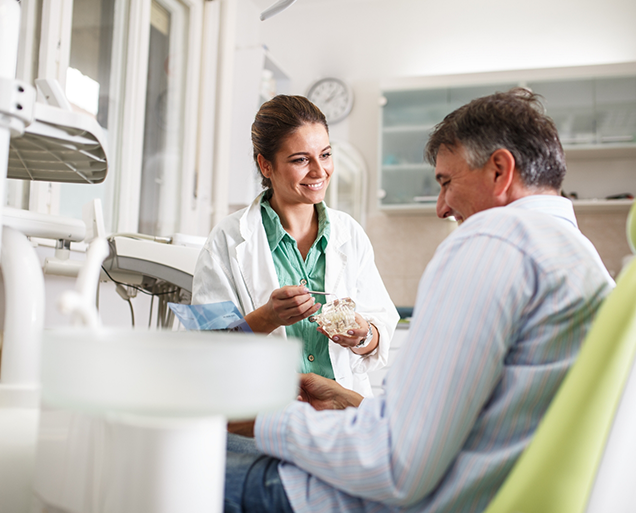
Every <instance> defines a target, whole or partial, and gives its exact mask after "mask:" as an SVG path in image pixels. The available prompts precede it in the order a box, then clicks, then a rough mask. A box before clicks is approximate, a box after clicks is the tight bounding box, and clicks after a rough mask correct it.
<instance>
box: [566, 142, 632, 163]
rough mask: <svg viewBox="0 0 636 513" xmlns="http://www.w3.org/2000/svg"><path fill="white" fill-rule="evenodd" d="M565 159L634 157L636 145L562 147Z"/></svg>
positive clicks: (608, 144) (605, 144)
mask: <svg viewBox="0 0 636 513" xmlns="http://www.w3.org/2000/svg"><path fill="white" fill-rule="evenodd" d="M563 151H565V157H566V159H569V160H592V159H607V158H612V159H620V158H634V157H636V144H616V143H613V144H610V143H604V144H585V145H583V144H581V145H578V144H577V145H571V144H568V145H565V144H564V145H563Z"/></svg>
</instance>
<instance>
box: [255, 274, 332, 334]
mask: <svg viewBox="0 0 636 513" xmlns="http://www.w3.org/2000/svg"><path fill="white" fill-rule="evenodd" d="M318 310H320V303H316V300H315V299H314V297H313V296H312V295H311V294H309V293H308V292H307V288H306V287H304V286H303V285H288V286H285V287H281V288H279V289H276V290H275V291H274V292H272V294H271V295H270V296H269V300H268V301H267V303H266V304H264V305H263V306H261V307H260V308H257V309H256V310H254V311H253V312H252V313H250V314H248V315H246V316H245V320H246V321H247V323H248V324H249V326H250V328H252V331H254V332H255V333H271V332H272V331H274V330H275V329H276V328H278V327H280V326H291V325H292V324H296V323H297V322H298V321H302V320H303V319H306V318H307V317H309V316H310V315H313V314H315V313H316V312H317V311H318Z"/></svg>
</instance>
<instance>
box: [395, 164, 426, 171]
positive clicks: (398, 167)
mask: <svg viewBox="0 0 636 513" xmlns="http://www.w3.org/2000/svg"><path fill="white" fill-rule="evenodd" d="M426 169H433V168H432V166H428V165H426V164H385V165H383V166H382V170H383V171H424V170H426Z"/></svg>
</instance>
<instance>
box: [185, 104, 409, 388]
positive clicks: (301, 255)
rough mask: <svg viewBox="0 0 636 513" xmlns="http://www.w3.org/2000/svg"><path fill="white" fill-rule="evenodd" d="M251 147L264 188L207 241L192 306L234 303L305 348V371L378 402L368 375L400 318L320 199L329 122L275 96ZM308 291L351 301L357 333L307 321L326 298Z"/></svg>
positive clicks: (262, 328)
mask: <svg viewBox="0 0 636 513" xmlns="http://www.w3.org/2000/svg"><path fill="white" fill-rule="evenodd" d="M252 143H253V147H254V152H253V155H254V160H255V161H256V163H257V165H258V168H259V170H260V173H261V177H262V185H263V188H265V189H266V190H265V192H263V193H262V194H260V195H259V196H258V197H257V198H256V199H255V200H254V202H253V203H252V205H251V206H249V207H247V208H245V209H243V210H240V211H238V212H236V213H234V214H232V215H231V216H229V217H228V218H226V219H225V220H223V221H222V222H221V223H220V224H219V225H217V226H216V227H215V228H214V230H213V231H212V233H211V234H210V236H209V238H208V240H207V242H206V244H205V246H204V248H203V251H202V252H201V255H200V256H199V260H198V262H197V266H196V269H195V275H194V281H193V295H192V302H193V303H194V304H202V303H211V302H219V301H232V302H233V303H234V304H235V305H236V306H237V307H238V308H239V310H241V312H242V313H243V315H244V317H245V320H246V321H247V323H248V324H249V326H250V327H251V329H252V330H253V331H254V332H261V333H275V334H277V335H280V336H283V337H286V336H291V337H296V338H299V339H301V340H302V341H303V354H302V359H301V362H300V370H301V371H302V372H305V373H309V372H313V373H316V374H320V375H322V376H325V377H327V378H330V379H335V380H336V381H338V382H339V383H340V384H342V385H343V386H345V387H346V388H349V389H353V390H355V391H357V392H359V393H360V394H362V395H365V396H369V395H372V392H371V385H370V382H369V379H368V377H367V371H369V370H374V369H377V368H381V367H383V366H385V365H386V363H387V358H388V351H389V343H390V340H391V338H392V336H393V331H394V329H395V326H396V324H397V320H398V317H399V316H398V314H397V311H396V309H395V307H394V306H393V303H392V302H391V300H390V298H389V295H388V293H387V291H386V289H385V288H384V284H383V283H382V280H381V278H380V275H379V273H378V270H377V269H376V267H375V263H374V261H373V249H372V247H371V243H370V242H369V239H368V237H367V236H366V234H365V233H364V231H363V230H362V228H361V227H360V225H359V224H358V223H357V222H356V221H355V220H354V219H353V218H351V217H350V216H349V215H348V214H345V213H344V212H340V211H338V210H332V209H330V208H328V207H327V206H326V205H325V203H324V201H323V200H324V199H325V194H326V192H327V187H328V186H329V182H330V180H331V177H332V176H333V173H334V163H333V159H332V151H331V143H330V142H329V132H328V127H327V122H326V120H325V117H324V115H323V113H322V112H321V111H320V110H319V109H318V108H317V107H316V106H315V105H314V104H313V103H311V102H310V101H309V100H307V98H304V97H301V96H284V95H279V96H276V97H274V98H273V99H272V100H270V101H268V102H266V103H264V104H263V105H262V106H261V108H260V110H259V112H258V113H257V115H256V119H255V121H254V123H253V125H252ZM310 290H313V291H323V290H328V291H330V292H331V293H333V294H335V295H336V296H338V297H350V298H351V299H352V300H353V301H354V302H355V303H356V305H358V308H357V312H356V314H355V315H356V323H357V324H358V326H359V328H358V329H352V330H349V331H348V332H347V334H346V335H335V336H333V337H331V338H329V337H327V335H326V334H325V333H324V332H323V331H319V330H318V329H317V326H316V324H314V323H312V322H310V320H309V318H310V317H311V316H312V315H313V314H315V313H316V312H317V311H318V310H319V309H320V307H321V304H323V303H324V302H325V298H324V296H320V295H319V296H318V297H313V295H312V294H311V293H310Z"/></svg>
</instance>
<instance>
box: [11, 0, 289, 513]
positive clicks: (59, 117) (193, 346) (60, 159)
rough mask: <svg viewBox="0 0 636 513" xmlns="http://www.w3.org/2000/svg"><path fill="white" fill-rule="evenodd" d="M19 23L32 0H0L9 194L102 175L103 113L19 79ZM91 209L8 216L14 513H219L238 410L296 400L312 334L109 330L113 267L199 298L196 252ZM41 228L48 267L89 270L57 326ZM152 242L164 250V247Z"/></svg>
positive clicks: (241, 414)
mask: <svg viewBox="0 0 636 513" xmlns="http://www.w3.org/2000/svg"><path fill="white" fill-rule="evenodd" d="M19 27H20V4H19V2H18V1H17V0H0V197H4V190H5V178H6V177H9V178H20V179H28V180H45V181H62V182H73V183H87V184H90V183H99V182H101V181H103V180H104V178H105V176H106V173H107V170H108V151H107V146H106V144H105V136H104V132H103V130H102V129H101V127H100V126H99V125H98V124H97V122H96V121H95V120H94V119H92V118H90V117H87V116H84V115H82V114H78V113H75V112H70V111H68V110H66V109H65V108H64V107H65V102H64V97H63V93H62V94H61V95H60V90H59V88H57V86H56V85H55V83H51V82H46V81H45V82H43V83H40V82H38V87H39V89H40V91H41V92H42V93H43V96H44V97H45V98H47V101H49V105H45V104H40V103H36V102H35V97H36V94H35V88H34V87H32V86H31V85H29V84H26V83H23V82H20V81H18V80H16V79H15V69H16V61H17V54H18V35H19ZM89 210H91V208H89ZM92 210H93V212H92V214H91V212H89V215H88V217H87V219H88V221H87V222H86V223H82V222H81V221H78V220H66V219H63V218H59V217H55V216H42V215H41V214H34V213H31V212H25V211H18V210H15V209H3V210H2V211H1V212H0V214H1V216H2V217H1V219H2V225H3V228H2V238H1V241H2V242H1V248H0V251H1V254H0V259H1V260H0V263H1V266H2V275H3V282H4V292H5V305H6V306H5V318H4V334H3V342H2V360H1V364H0V501H1V503H0V506H1V509H2V511H10V512H12V513H44V512H51V511H55V512H56V513H115V512H117V513H139V512H141V511H143V512H144V513H168V512H173V511H179V512H183V513H195V512H199V511H209V512H220V511H222V507H223V479H224V464H225V425H226V421H227V419H241V418H243V419H244V418H249V417H253V416H255V415H256V414H257V413H259V412H260V411H267V410H272V409H275V408H278V407H281V406H284V405H285V404H287V403H288V402H289V401H291V400H293V399H294V398H295V397H296V393H297V391H296V386H297V374H296V364H297V361H298V358H299V344H298V343H297V342H296V341H294V340H274V339H270V338H265V337H259V336H257V335H253V334H252V335H248V334H236V333H210V332H206V333H199V332H183V331H141V330H132V329H111V328H108V327H105V326H102V324H101V321H100V317H99V314H98V312H97V310H96V306H95V295H96V287H97V282H98V279H99V276H100V275H101V273H102V269H110V270H111V271H112V272H113V273H114V274H115V275H117V276H121V275H124V274H126V273H128V275H127V276H128V278H130V277H131V276H133V275H135V276H138V277H139V276H141V278H138V279H140V280H141V283H142V284H143V286H147V287H149V288H152V287H154V286H155V285H156V284H157V282H159V281H162V280H163V281H166V282H168V281H170V280H174V282H177V283H178V286H179V288H180V290H182V291H184V292H183V299H184V300H186V297H187V293H189V292H190V291H191V280H190V282H188V279H189V278H188V274H189V273H188V269H191V268H192V261H193V255H194V252H195V251H196V250H192V249H193V248H187V246H184V248H185V249H190V250H192V251H185V250H184V251H180V250H179V249H177V250H175V247H176V246H175V247H173V248H172V253H173V254H172V255H169V254H168V252H166V253H165V254H162V255H159V253H158V252H156V253H155V255H154V258H149V255H148V253H147V250H146V248H143V249H142V246H143V244H142V243H144V242H148V241H134V242H132V241H131V240H128V239H129V238H127V237H118V236H114V237H111V240H110V243H109V242H107V241H106V240H105V237H104V234H103V227H100V218H99V215H97V212H98V210H99V209H96V208H95V206H94V205H93V208H92ZM82 224H84V226H83V227H82ZM28 237H46V238H48V239H53V240H55V241H57V248H56V256H55V257H54V258H52V259H50V260H49V261H48V262H47V264H48V269H49V271H52V272H57V273H58V274H65V275H66V276H77V282H76V284H75V289H74V290H68V291H66V292H65V293H64V294H63V295H62V296H61V297H60V300H59V304H60V306H61V308H62V310H64V311H65V312H67V314H68V315H71V316H72V318H73V325H72V326H71V327H68V328H64V329H60V328H56V329H50V330H48V329H47V330H44V308H45V281H44V275H43V272H42V267H41V265H40V261H39V259H38V256H37V255H36V253H35V250H34V247H33V244H32V242H31V241H30V240H29V238H28ZM80 241H83V242H84V243H88V244H89V246H88V250H87V255H86V259H85V261H84V262H83V263H82V264H81V265H78V264H75V263H72V264H71V263H70V262H68V263H64V262H65V260H67V257H68V253H69V249H70V244H71V242H80ZM154 244H156V245H155V246H153V248H154V249H153V251H155V250H156V248H157V247H159V246H161V244H160V243H157V242H155V243H154ZM133 246H136V247H133ZM113 247H114V249H113ZM144 252H146V253H144ZM177 253H179V255H177ZM144 255H145V256H144ZM47 264H45V267H46V266H47ZM153 264H156V265H153ZM102 266H103V268H102ZM169 269H171V270H172V271H174V272H172V271H170V272H169V274H170V273H171V275H170V276H169V277H166V270H169ZM117 273H119V274H117ZM131 279H132V278H131ZM153 280H154V282H153ZM264 362H266V365H263V363H264ZM256 385H258V386H256Z"/></svg>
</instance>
